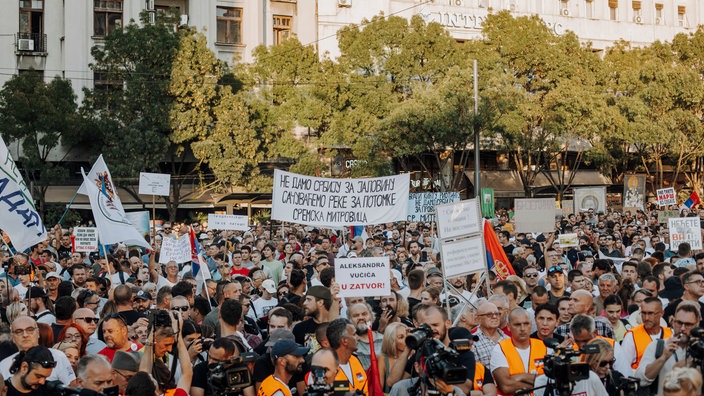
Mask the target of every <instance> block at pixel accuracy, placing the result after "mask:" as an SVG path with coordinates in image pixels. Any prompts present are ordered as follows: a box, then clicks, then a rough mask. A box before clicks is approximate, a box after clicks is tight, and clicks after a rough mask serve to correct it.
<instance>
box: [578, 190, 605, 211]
mask: <svg viewBox="0 0 704 396" xmlns="http://www.w3.org/2000/svg"><path fill="white" fill-rule="evenodd" d="M589 209H594V211H595V212H605V211H606V187H582V188H575V189H574V211H575V213H576V212H578V211H586V210H589Z"/></svg>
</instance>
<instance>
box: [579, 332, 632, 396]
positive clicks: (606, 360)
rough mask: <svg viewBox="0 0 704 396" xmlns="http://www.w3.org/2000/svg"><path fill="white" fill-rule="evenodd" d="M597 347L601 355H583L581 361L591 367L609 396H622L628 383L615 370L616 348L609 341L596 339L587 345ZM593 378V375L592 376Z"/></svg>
mask: <svg viewBox="0 0 704 396" xmlns="http://www.w3.org/2000/svg"><path fill="white" fill-rule="evenodd" d="M587 344H588V345H595V346H597V347H598V348H599V353H593V354H586V353H585V354H583V355H582V356H580V358H579V360H580V361H581V362H584V363H586V364H588V365H589V369H590V370H591V371H593V372H594V373H596V375H597V376H598V377H599V379H601V383H602V384H603V385H604V388H606V393H607V394H609V395H614V396H615V395H618V396H620V395H621V388H623V387H624V384H625V382H624V381H626V380H625V377H624V376H623V374H621V373H620V372H619V371H617V370H615V369H614V368H613V366H614V348H613V347H612V346H611V344H609V343H608V341H606V340H604V339H601V338H595V339H593V340H591V341H589V342H588V343H587ZM590 378H591V374H590Z"/></svg>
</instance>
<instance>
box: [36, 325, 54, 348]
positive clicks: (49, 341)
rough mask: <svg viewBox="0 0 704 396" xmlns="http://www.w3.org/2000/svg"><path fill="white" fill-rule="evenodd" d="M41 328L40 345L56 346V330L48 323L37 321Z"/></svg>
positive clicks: (38, 326)
mask: <svg viewBox="0 0 704 396" xmlns="http://www.w3.org/2000/svg"><path fill="white" fill-rule="evenodd" d="M37 328H38V329H39V345H43V346H45V347H47V348H51V347H52V346H54V330H53V329H52V328H51V326H50V325H48V324H46V323H37Z"/></svg>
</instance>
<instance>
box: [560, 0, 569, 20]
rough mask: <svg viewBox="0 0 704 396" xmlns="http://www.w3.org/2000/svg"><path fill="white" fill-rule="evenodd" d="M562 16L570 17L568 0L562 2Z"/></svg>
mask: <svg viewBox="0 0 704 396" xmlns="http://www.w3.org/2000/svg"><path fill="white" fill-rule="evenodd" d="M560 15H563V16H568V15H570V11H569V4H568V3H567V0H561V1H560Z"/></svg>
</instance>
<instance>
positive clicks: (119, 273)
mask: <svg viewBox="0 0 704 396" xmlns="http://www.w3.org/2000/svg"><path fill="white" fill-rule="evenodd" d="M117 276H119V277H120V284H122V285H124V284H125V273H124V272H122V271H120V272H118V273H117Z"/></svg>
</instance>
